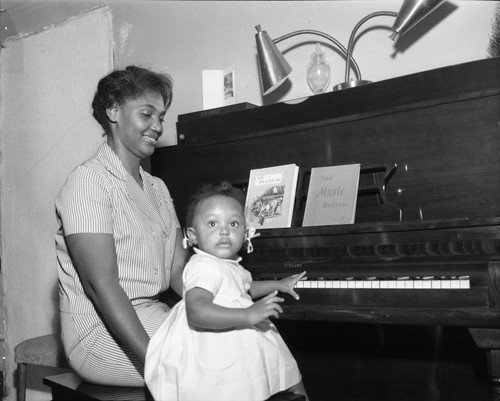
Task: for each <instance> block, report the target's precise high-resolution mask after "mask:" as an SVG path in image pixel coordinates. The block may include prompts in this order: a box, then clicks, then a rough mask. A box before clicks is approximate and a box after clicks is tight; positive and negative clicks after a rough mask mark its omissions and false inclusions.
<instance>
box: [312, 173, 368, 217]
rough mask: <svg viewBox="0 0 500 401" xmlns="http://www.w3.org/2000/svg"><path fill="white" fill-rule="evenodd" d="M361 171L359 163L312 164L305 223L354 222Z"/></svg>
mask: <svg viewBox="0 0 500 401" xmlns="http://www.w3.org/2000/svg"><path fill="white" fill-rule="evenodd" d="M359 173H360V165H359V164H346V165H340V166H327V167H316V168H312V169H311V179H310V183H309V190H308V192H307V200H306V207H305V211H304V221H303V223H302V225H303V226H321V225H331V224H352V223H354V216H355V212H356V200H357V195H358V185H359Z"/></svg>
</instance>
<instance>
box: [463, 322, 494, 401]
mask: <svg viewBox="0 0 500 401" xmlns="http://www.w3.org/2000/svg"><path fill="white" fill-rule="evenodd" d="M469 332H470V333H471V335H472V337H473V338H474V341H475V342H476V345H477V346H478V347H479V348H484V349H485V350H486V361H487V363H488V375H489V379H490V401H500V329H469Z"/></svg>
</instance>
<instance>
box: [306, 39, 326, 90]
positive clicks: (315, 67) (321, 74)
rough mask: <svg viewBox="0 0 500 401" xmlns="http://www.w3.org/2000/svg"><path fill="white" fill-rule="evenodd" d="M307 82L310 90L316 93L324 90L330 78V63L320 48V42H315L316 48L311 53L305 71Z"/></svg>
mask: <svg viewBox="0 0 500 401" xmlns="http://www.w3.org/2000/svg"><path fill="white" fill-rule="evenodd" d="M306 76H307V84H308V85H309V88H310V89H311V91H312V92H313V93H314V94H315V95H317V94H318V93H323V92H325V91H326V88H327V87H328V84H329V83H330V79H331V69H330V63H329V62H328V61H327V59H326V57H325V52H324V51H323V50H321V44H319V43H316V50H315V51H314V53H313V54H312V55H311V62H310V63H309V65H308V66H307V71H306Z"/></svg>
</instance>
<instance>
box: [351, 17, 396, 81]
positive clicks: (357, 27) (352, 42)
mask: <svg viewBox="0 0 500 401" xmlns="http://www.w3.org/2000/svg"><path fill="white" fill-rule="evenodd" d="M380 16H386V17H397V16H398V13H397V12H394V11H376V12H374V13H371V14H368V15H367V16H366V17H364V18H363V19H362V20H361V21H359V22H358V23H357V24H356V26H355V27H354V29H353V30H352V32H351V36H350V37H349V44H348V45H347V63H346V65H345V81H346V82H348V81H349V76H350V65H349V64H350V63H349V60H354V59H353V58H352V51H353V47H354V38H355V37H356V33H357V31H358V29H359V27H360V26H361V25H363V24H364V23H365V22H366V21H368V20H369V19H371V18H373V17H380ZM356 68H357V66H356ZM358 78H359V75H358Z"/></svg>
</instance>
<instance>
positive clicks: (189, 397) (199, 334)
mask: <svg viewBox="0 0 500 401" xmlns="http://www.w3.org/2000/svg"><path fill="white" fill-rule="evenodd" d="M195 252H196V254H195V255H193V256H192V257H191V259H190V261H189V262H188V264H186V267H185V269H184V273H183V283H184V288H183V293H184V294H185V293H186V292H187V291H188V290H190V289H192V288H194V287H200V288H203V289H206V290H208V291H210V292H211V293H212V294H214V301H213V302H214V303H215V304H218V305H221V306H225V307H228V308H247V307H249V306H250V305H252V304H253V301H252V299H251V298H250V296H249V295H248V289H249V288H250V283H251V282H252V277H251V275H250V272H248V271H247V270H245V269H244V268H243V267H242V266H241V265H240V264H239V261H240V260H241V259H238V260H228V259H219V258H217V257H214V256H212V255H209V254H207V253H205V252H203V251H200V250H198V249H196V248H195ZM144 376H145V381H146V384H147V386H148V388H149V390H150V392H151V394H152V395H153V397H154V399H155V400H156V401H263V400H266V399H267V398H269V397H270V396H271V395H272V394H274V393H277V392H279V391H283V390H286V389H288V388H290V387H291V386H293V385H295V384H297V383H299V382H300V381H301V375H300V372H299V369H298V367H297V363H296V362H295V359H294V358H293V356H292V354H291V353H290V351H289V349H288V347H287V346H286V344H285V342H284V341H283V339H282V338H281V336H280V334H279V333H278V331H277V329H276V327H275V326H274V325H273V324H272V323H271V321H269V320H266V321H264V322H262V324H259V325H258V327H257V326H248V327H241V328H238V329H235V330H227V331H218V332H215V331H205V330H203V331H202V330H195V329H192V328H191V327H190V326H189V324H188V321H187V318H186V308H185V304H184V300H181V301H180V302H179V303H178V304H176V305H175V306H174V308H172V310H171V311H170V313H169V315H168V317H167V319H166V320H165V321H164V322H163V324H162V325H161V326H160V327H159V329H158V331H157V332H156V333H155V334H154V336H153V337H152V338H151V341H150V343H149V346H148V350H147V355H146V365H145V372H144Z"/></svg>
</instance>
